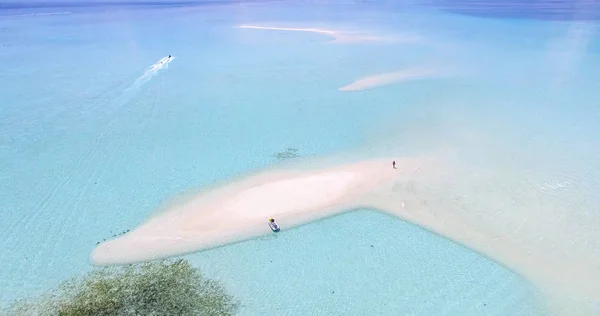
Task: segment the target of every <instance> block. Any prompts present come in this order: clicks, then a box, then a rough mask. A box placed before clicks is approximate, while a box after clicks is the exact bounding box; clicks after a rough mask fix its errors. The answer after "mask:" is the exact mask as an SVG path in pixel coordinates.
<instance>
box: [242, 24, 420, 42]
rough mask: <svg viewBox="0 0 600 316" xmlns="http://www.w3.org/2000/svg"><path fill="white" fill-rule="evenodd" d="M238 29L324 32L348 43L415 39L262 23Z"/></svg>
mask: <svg viewBox="0 0 600 316" xmlns="http://www.w3.org/2000/svg"><path fill="white" fill-rule="evenodd" d="M237 28H240V29H254V30H270V31H286V32H308V33H316V34H324V35H327V36H330V37H332V38H333V41H332V43H338V44H348V43H359V42H382V41H385V42H392V41H410V42H412V41H416V40H417V38H416V37H409V36H407V37H402V38H400V37H383V36H374V35H368V34H363V33H357V32H344V31H334V30H328V29H320V28H312V27H310V28H300V27H280V26H263V25H239V26H237Z"/></svg>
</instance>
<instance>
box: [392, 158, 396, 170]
mask: <svg viewBox="0 0 600 316" xmlns="http://www.w3.org/2000/svg"><path fill="white" fill-rule="evenodd" d="M392 167H393V168H394V169H396V160H394V161H392Z"/></svg>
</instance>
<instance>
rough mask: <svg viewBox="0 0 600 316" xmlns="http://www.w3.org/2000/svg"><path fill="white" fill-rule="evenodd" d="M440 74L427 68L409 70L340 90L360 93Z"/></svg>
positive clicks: (361, 80) (371, 77) (373, 77)
mask: <svg viewBox="0 0 600 316" xmlns="http://www.w3.org/2000/svg"><path fill="white" fill-rule="evenodd" d="M438 74H439V73H438V72H436V71H435V70H433V69H427V68H409V69H405V70H401V71H396V72H390V73H383V74H378V75H373V76H368V77H364V78H361V79H359V80H356V81H355V82H353V83H351V84H349V85H346V86H343V87H341V88H339V89H338V90H340V91H360V90H367V89H373V88H376V87H379V86H385V85H389V84H393V83H399V82H404V81H410V80H417V79H423V78H429V77H434V76H436V75H438Z"/></svg>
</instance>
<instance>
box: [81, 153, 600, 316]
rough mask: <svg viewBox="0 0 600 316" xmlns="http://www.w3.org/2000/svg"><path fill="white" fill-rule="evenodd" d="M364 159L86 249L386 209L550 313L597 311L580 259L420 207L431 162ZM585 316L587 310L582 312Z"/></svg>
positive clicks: (139, 245)
mask: <svg viewBox="0 0 600 316" xmlns="http://www.w3.org/2000/svg"><path fill="white" fill-rule="evenodd" d="M392 160H394V158H387V159H373V160H366V161H363V162H358V163H350V164H346V165H341V166H336V167H330V168H321V169H309V170H306V169H304V170H301V171H294V170H270V171H265V172H262V173H258V174H256V175H253V176H250V177H247V178H244V179H241V180H237V181H233V182H231V183H229V184H227V185H224V186H222V187H220V188H215V189H212V190H209V191H207V192H204V193H201V194H199V195H197V196H195V197H193V198H191V199H189V200H187V201H186V202H183V203H180V204H179V205H175V206H173V207H171V208H170V209H169V210H167V211H165V212H163V213H161V214H159V215H157V216H155V217H152V218H151V219H149V220H148V221H147V222H146V223H144V224H142V225H141V226H140V227H138V228H136V229H134V230H133V231H131V232H130V233H128V234H126V235H124V236H121V237H118V238H116V239H114V240H110V241H107V242H104V243H102V244H100V245H98V246H97V247H96V249H95V250H94V251H93V253H92V262H93V263H94V264H96V265H107V264H125V263H134V262H140V261H146V260H151V259H157V258H164V257H169V256H175V255H181V254H185V253H190V252H195V251H198V250H201V249H205V248H208V247H212V246H217V245H222V244H225V243H231V242H235V241H240V240H245V239H249V238H252V237H255V236H260V235H264V234H269V233H272V232H271V231H270V229H269V227H268V225H267V219H268V218H269V217H274V218H276V220H277V221H278V222H279V224H280V226H281V227H282V230H284V231H285V230H286V229H289V228H291V227H293V226H296V225H299V224H303V223H306V222H310V221H313V220H317V219H320V218H324V217H327V216H331V215H334V214H337V213H340V212H343V211H347V210H352V209H355V208H371V209H378V210H381V211H386V212H389V213H391V214H393V215H395V216H398V217H400V218H402V219H404V220H407V221H410V222H412V223H415V224H417V225H419V226H422V227H424V228H427V229H429V230H431V231H433V232H435V233H438V234H440V235H442V236H445V237H447V238H449V239H452V240H455V241H457V242H459V243H461V244H464V245H465V246H468V247H470V248H471V249H473V250H476V251H478V252H480V253H482V254H485V255H487V256H488V257H490V258H492V259H494V260H496V261H497V262H499V263H502V264H503V265H505V266H506V267H508V268H510V269H512V270H513V271H515V272H517V273H519V274H520V275H522V276H524V277H526V278H528V279H529V280H530V281H532V282H533V283H534V284H535V285H537V286H538V287H539V288H540V289H541V290H542V292H543V293H545V294H547V295H548V297H549V298H550V300H549V301H548V302H549V303H550V305H551V307H552V309H553V311H555V313H556V314H557V315H567V314H568V315H591V314H593V312H594V311H597V310H598V309H597V308H598V307H600V269H598V265H597V263H596V262H594V261H590V260H586V257H577V258H571V257H568V256H564V257H560V258H557V257H551V256H549V255H548V253H547V252H546V251H544V250H543V249H540V250H539V251H536V249H532V248H531V247H530V245H532V244H534V241H533V240H524V239H522V238H520V237H519V236H518V235H515V236H513V235H495V234H494V233H493V232H489V231H485V230H483V229H481V223H477V222H473V221H472V219H471V220H469V218H466V217H464V215H461V213H460V212H455V211H453V210H452V209H451V208H447V209H442V210H437V211H436V210H435V209H430V208H428V207H427V206H426V205H424V204H423V196H421V195H420V194H421V193H420V192H417V191H415V190H414V189H412V187H413V184H415V183H418V181H421V182H422V183H433V182H431V181H432V179H434V177H438V176H439V175H440V174H443V173H444V172H445V171H446V170H445V169H443V168H441V169H440V168H437V167H439V164H434V161H433V160H423V159H395V160H396V161H397V163H398V167H399V168H398V169H392V167H391V161H392ZM590 312H592V313H591V314H590Z"/></svg>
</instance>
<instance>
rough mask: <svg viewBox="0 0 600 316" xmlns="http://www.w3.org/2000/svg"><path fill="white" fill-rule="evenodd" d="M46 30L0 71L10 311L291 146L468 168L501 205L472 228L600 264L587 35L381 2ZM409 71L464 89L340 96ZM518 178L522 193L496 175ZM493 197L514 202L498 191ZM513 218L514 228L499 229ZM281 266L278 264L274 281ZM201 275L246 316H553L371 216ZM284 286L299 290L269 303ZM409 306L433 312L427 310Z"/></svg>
mask: <svg viewBox="0 0 600 316" xmlns="http://www.w3.org/2000/svg"><path fill="white" fill-rule="evenodd" d="M390 7H393V10H387V9H389V8H390ZM386 8H387V9H386ZM35 10H40V9H39V8H35V7H34V8H22V9H19V10H18V12H15V14H14V15H11V14H6V15H3V16H4V17H5V18H3V19H2V21H0V27H1V28H2V31H1V32H2V33H1V34H0V39H1V43H2V47H1V50H0V56H2V57H3V58H4V60H10V61H11V62H9V63H6V64H5V65H4V68H3V71H2V72H1V73H0V79H1V80H2V82H7V83H8V84H7V85H5V89H3V92H2V93H1V94H0V98H1V100H0V101H1V104H2V108H1V109H2V112H0V113H1V114H0V161H1V162H2V163H1V164H0V178H1V179H2V181H1V182H0V200H2V201H3V203H2V204H1V205H0V231H1V233H0V234H1V235H0V240H1V241H0V247H1V249H2V252H3V253H4V254H5V255H4V256H2V259H1V260H2V262H1V264H2V266H3V267H5V268H4V269H2V270H1V271H0V280H3V283H4V284H5V285H3V286H2V287H1V288H2V289H3V290H2V291H1V292H0V297H1V298H2V301H3V302H7V301H10V300H12V299H14V298H18V297H24V296H30V295H35V294H36V293H39V292H41V291H44V290H46V289H48V288H51V287H52V286H54V285H56V284H57V283H58V282H60V281H61V280H64V279H67V278H69V277H71V276H74V275H78V274H82V273H84V272H86V271H88V270H90V269H91V267H90V265H89V262H88V258H89V253H90V251H91V249H93V247H94V245H95V243H96V242H97V241H101V240H103V239H105V238H110V237H112V236H113V235H114V234H117V233H119V232H122V231H124V230H126V229H130V228H132V227H134V226H136V225H138V224H140V223H141V222H143V221H144V219H145V218H146V217H147V216H148V215H149V214H151V213H152V212H153V210H155V209H156V208H157V207H160V205H162V204H163V203H165V202H166V201H168V200H169V199H171V198H172V197H173V196H176V195H178V194H181V193H182V192H186V191H188V190H190V189H194V188H197V187H202V186H205V185H210V184H211V183H213V182H215V181H223V179H227V178H230V177H235V176H236V175H238V174H239V173H244V172H249V171H252V170H255V169H256V168H262V167H265V166H268V165H271V164H274V163H277V162H278V161H277V159H276V158H274V155H275V154H276V153H278V152H282V151H285V150H286V148H297V149H298V153H299V154H300V155H302V156H305V157H310V156H315V155H329V154H335V153H338V152H340V151H352V150H353V149H354V148H356V147H358V148H362V149H364V148H369V149H371V148H372V149H373V150H374V151H375V148H376V147H377V148H380V149H381V147H383V148H384V149H383V150H385V148H386V147H393V148H394V149H395V150H396V149H399V150H401V151H402V152H405V153H406V154H407V155H417V154H421V153H430V152H437V151H439V150H440V149H448V148H451V150H452V152H454V153H457V156H458V157H459V158H460V161H461V164H460V167H464V166H465V165H467V166H468V165H470V166H476V167H477V168H476V169H477V170H484V171H486V172H487V173H486V172H484V174H485V175H486V176H487V178H485V177H483V178H484V179H485V180H483V181H484V183H487V184H490V187H489V188H490V189H489V190H487V191H486V190H483V189H482V190H480V191H479V194H480V195H479V196H478V197H477V199H474V200H471V201H470V202H471V203H465V204H466V205H476V208H473V209H477V210H478V211H479V213H470V214H471V215H473V216H474V218H485V217H489V218H495V219H497V218H500V219H503V220H505V223H506V224H505V225H500V226H498V225H491V223H490V222H485V221H483V223H485V224H487V226H486V225H485V224H484V226H486V227H488V228H489V229H491V230H496V231H500V232H502V233H512V232H518V231H520V232H524V231H526V230H527V229H528V231H529V232H535V231H536V228H540V227H541V228H543V229H540V230H539V232H540V234H552V233H554V234H556V233H555V232H557V231H558V232H559V234H558V235H561V234H565V237H566V238H564V239H563V240H565V242H573V243H574V244H575V245H576V246H578V247H574V248H573V249H574V250H572V252H571V253H570V255H573V256H576V255H584V256H586V257H588V256H589V257H590V258H597V257H598V244H597V241H595V239H594V236H595V235H593V229H594V225H595V224H596V223H598V218H599V216H598V212H597V209H595V208H594V207H593V205H597V204H594V203H595V202H597V200H598V196H600V194H598V193H599V191H598V189H599V185H598V184H599V182H598V180H597V179H599V178H598V171H599V170H600V168H599V162H598V160H597V158H595V157H598V149H597V148H600V146H597V139H598V138H597V137H596V136H597V135H598V125H597V124H596V122H598V119H599V118H600V115H599V112H598V110H597V109H596V107H595V104H597V101H598V97H597V94H596V93H595V91H596V89H597V80H596V79H597V72H596V71H594V69H598V68H597V66H598V59H597V52H598V50H597V47H598V41H597V39H596V36H595V29H596V24H595V23H593V22H585V23H583V22H579V21H558V22H556V21H554V22H547V21H536V20H503V19H484V18H481V17H468V16H463V15H454V14H451V13H445V12H443V11H437V10H436V9H435V8H432V7H420V6H412V5H411V6H398V5H394V6H391V5H389V4H388V5H386V4H385V3H383V4H377V5H375V4H373V5H371V6H369V5H368V4H339V3H334V4H330V5H323V4H320V5H317V4H296V5H294V4H273V3H269V4H249V5H241V4H227V5H212V4H211V5H209V6H191V7H182V8H172V7H171V8H159V9H157V8H153V9H148V8H145V7H143V6H137V7H136V9H135V10H133V9H131V8H128V9H123V10H121V9H116V10H115V9H114V8H113V7H110V8H104V7H102V8H98V7H93V6H92V7H86V8H65V9H64V10H66V11H64V12H67V11H68V12H70V13H69V14H57V15H27V14H29V13H35V12H37V11H35ZM48 10H50V9H48V8H44V10H42V11H43V12H44V13H48V12H49V11H48ZM51 10H57V11H53V12H63V8H51ZM24 11H26V12H24ZM3 12H7V11H3ZM11 12H13V11H11ZM9 13H10V12H9ZM23 14H25V16H23ZM356 21H361V25H360V26H357V25H356ZM432 21H435V23H433V22H432ZM249 23H271V24H277V23H284V24H290V25H294V26H298V27H306V26H309V27H310V26H316V27H324V28H334V29H354V30H356V29H362V30H364V31H367V32H371V33H374V34H392V35H407V36H408V35H411V36H412V35H418V36H419V38H421V41H418V42H416V43H404V42H400V43H392V44H382V43H370V44H369V43H358V44H352V45H340V44H331V43H328V41H329V40H330V39H329V38H327V37H324V36H322V35H315V34H298V33H286V32H269V31H250V30H239V29H235V28H233V26H236V25H239V24H249ZM73 25H76V26H77V27H73ZM167 54H173V55H174V56H176V59H175V60H174V61H173V62H172V63H171V64H170V65H169V68H168V69H164V70H161V71H160V72H158V73H157V74H156V75H155V76H154V77H152V79H151V80H150V81H148V82H147V83H146V84H144V85H143V86H141V87H140V88H139V89H136V90H135V91H133V92H127V93H126V92H125V90H126V89H127V88H128V87H130V86H131V85H132V84H133V82H135V80H136V79H137V78H139V77H140V76H141V75H142V74H143V73H144V70H145V69H146V68H147V67H149V66H150V65H152V64H154V63H156V61H157V60H159V59H160V58H162V57H164V56H166V55H167ZM414 65H416V66H420V65H426V66H427V65H434V66H435V67H445V68H449V69H451V70H453V72H451V76H447V77H445V78H432V79H430V80H419V81H414V82H407V83H402V84H396V85H388V86H382V87H379V88H377V89H373V90H369V91H358V92H352V93H344V92H340V91H338V90H337V89H338V88H340V87H342V86H344V85H347V84H349V83H351V82H353V81H354V80H357V79H360V78H361V77H364V76H369V75H375V74H378V73H384V72H389V71H397V70H401V69H403V68H404V67H409V66H414ZM382 144H383V145H382ZM489 170H496V172H495V173H494V172H489ZM507 170H510V171H511V172H512V173H508V174H507V173H504V174H502V173H503V172H506V171H507ZM464 172H466V173H467V174H464V177H463V178H462V179H463V180H462V181H457V183H452V184H451V185H452V188H454V191H453V192H456V191H458V192H462V193H465V192H467V193H472V183H477V181H482V180H481V178H478V176H477V174H475V173H473V170H472V169H467V170H466V171H464ZM508 175H510V177H509V176H508ZM565 179H566V180H570V182H569V183H571V184H572V186H570V187H569V188H571V190H572V191H567V195H565V196H564V197H561V196H560V195H559V194H555V193H553V192H554V191H553V190H556V188H557V186H556V183H564V181H565ZM467 180H468V181H467ZM498 180H502V181H503V185H501V186H496V187H495V186H494V184H495V183H498ZM470 181H472V182H470ZM561 181H563V182H561ZM545 184H547V186H544V185H545ZM540 188H545V190H547V191H548V192H549V193H548V195H544V196H552V197H557V198H556V199H554V200H552V199H550V200H548V199H546V200H544V199H541V200H540V199H539V196H537V195H535V194H534V193H535V192H538V190H539V189H540ZM436 189H439V188H436ZM442 191H443V190H438V191H435V190H434V191H433V192H437V193H439V194H438V195H437V196H438V199H437V200H436V199H432V201H431V202H430V203H432V204H434V205H437V206H438V207H439V210H440V211H442V210H443V208H444V207H455V205H452V206H450V205H448V204H447V205H444V203H449V201H450V200H451V199H450V198H448V197H446V196H444V195H443V193H442ZM482 192H483V193H482ZM490 192H491V193H490ZM511 192H516V193H515V194H512V195H511ZM569 192H574V193H573V194H569ZM494 193H498V194H494ZM485 194H487V195H485ZM513 195H514V196H519V197H520V198H521V199H522V200H523V201H524V203H523V205H526V206H527V205H529V206H530V208H536V209H539V208H540V205H542V206H543V207H542V209H543V208H544V207H545V208H546V209H547V210H549V211H548V213H549V214H551V217H552V218H555V219H564V222H567V223H569V225H572V224H573V223H575V225H573V227H579V230H570V231H563V230H562V228H563V227H562V226H558V227H557V226H556V225H553V224H554V223H555V221H553V220H544V217H540V220H539V223H541V224H539V225H531V224H530V225H525V224H523V223H531V222H532V221H531V219H532V218H533V216H530V214H536V215H539V214H542V213H535V212H531V213H527V212H525V213H523V211H519V212H521V213H511V211H512V212H514V210H515V209H519V208H515V209H511V207H509V206H507V204H505V203H506V200H505V197H506V196H513ZM449 196H450V195H449ZM531 196H533V198H531ZM532 199H537V200H535V202H536V203H531V201H532ZM556 201H562V202H564V203H563V204H559V203H557V202H556ZM537 202H540V203H537ZM436 203H438V204H436ZM544 203H545V204H544ZM499 205H502V207H501V208H502V209H504V210H505V211H504V212H502V213H501V214H502V216H500V217H493V216H492V215H493V214H497V212H496V209H497V208H498V206H499ZM544 205H545V206H544ZM570 205H576V207H575V208H573V209H574V210H575V211H572V210H569V206H570ZM473 209H469V208H468V207H467V209H466V211H465V212H466V213H468V212H472V211H473ZM523 209H524V210H526V209H527V208H523ZM519 214H526V215H527V216H525V217H519ZM524 218H525V219H528V221H523V219H524ZM364 220H370V221H374V222H377V223H379V222H381V223H380V224H378V225H374V224H371V223H370V224H368V225H365V224H364ZM358 223H361V224H360V225H359V224H358ZM519 224H520V225H521V226H519ZM379 225H384V226H385V229H379V228H380V226H379ZM523 225H524V226H523ZM522 227H525V228H524V229H523V228H522ZM354 229H356V231H355V230H354ZM574 231H575V232H576V233H575V234H574V233H573V232H574ZM336 234H337V235H336ZM525 235H529V234H525ZM334 237H339V238H334ZM542 237H543V236H542ZM546 237H550V235H548V236H546ZM274 238H276V239H274ZM307 239H308V240H307ZM372 240H378V241H380V243H379V244H376V243H375V242H371V241H372ZM383 240H385V242H384V243H381V241H383ZM407 240H408V241H412V242H410V243H407ZM367 241H368V242H367ZM367 243H368V245H367ZM315 244H316V245H318V246H317V247H314V248H313V246H315ZM371 244H373V246H374V247H373V249H370V248H371V247H370V245H371ZM367 246H368V247H367ZM579 246H581V247H579ZM273 248H275V249H276V253H280V254H281V255H280V256H279V257H278V259H276V260H274V262H273V263H271V262H270V260H269V261H267V259H266V258H269V257H270V256H271V255H272V254H271V250H272V249H273ZM581 249H587V252H583V250H581ZM561 250H564V248H561ZM575 250H576V251H575ZM312 251H314V252H315V253H312V254H311V252H312ZM373 252H377V254H378V255H376V256H374V255H373ZM558 254H559V255H560V252H558ZM190 258H191V259H193V260H194V262H196V263H197V264H199V265H200V266H201V267H202V268H203V270H204V271H205V273H207V274H208V275H212V276H216V277H219V278H221V279H222V280H223V281H224V282H225V284H226V285H227V286H228V287H229V288H230V289H231V290H232V292H234V293H236V294H237V295H238V296H239V298H240V299H241V300H242V303H243V304H244V308H243V310H242V312H243V313H245V314H248V315H252V314H261V313H262V314H268V312H267V309H266V308H267V305H266V304H267V303H266V302H265V300H267V301H270V300H273V301H274V303H275V304H276V305H278V306H279V307H281V308H282V310H285V311H286V313H287V314H289V315H304V314H311V313H314V314H319V313H321V314H330V313H333V312H334V311H344V312H342V314H344V315H346V314H352V313H353V312H354V311H366V310H367V309H366V308H367V307H368V306H370V308H371V310H373V309H374V310H377V311H380V312H381V313H385V312H389V313H390V314H398V313H410V312H412V313H415V314H417V315H419V314H420V315H428V314H429V315H430V314H431V311H440V313H441V311H444V310H447V311H448V314H456V313H457V312H458V311H461V312H463V313H461V314H469V313H471V314H478V315H480V314H482V313H484V314H485V313H489V314H490V315H506V314H515V315H532V314H540V313H542V312H540V311H539V310H538V309H537V307H533V304H534V303H533V302H534V301H536V300H535V299H534V297H536V294H535V291H534V290H532V289H531V287H530V285H529V284H528V283H527V282H526V281H524V280H523V279H521V278H520V277H517V276H516V275H514V274H512V273H511V272H508V271H507V270H506V269H504V268H501V267H500V266H498V265H497V264H495V263H492V262H491V261H490V260H489V259H487V258H484V257H481V256H478V255H476V254H475V253H473V252H471V251H469V250H466V249H465V248H462V247H459V246H456V245H454V244H452V243H449V242H447V241H444V240H443V239H441V238H439V237H436V236H435V235H432V234H429V233H425V232H424V231H422V230H420V229H418V228H416V227H413V226H410V225H407V224H405V223H403V222H401V221H399V220H397V219H393V218H389V217H387V216H385V215H377V214H373V213H369V212H359V213H351V214H346V215H343V216H340V217H336V218H333V219H328V220H324V221H322V222H318V223H315V224H310V225H306V226H303V227H301V228H299V229H296V230H292V231H289V232H284V233H282V234H281V235H278V236H277V237H273V236H269V237H265V238H262V239H258V240H253V241H248V242H245V243H239V244H235V245H232V246H227V247H222V248H217V249H213V250H209V251H206V252H202V253H199V254H195V255H191V256H190ZM337 258H339V260H337ZM415 258H418V259H419V260H416V259H415ZM267 262H268V264H267ZM423 262H428V263H429V264H430V265H428V266H424V265H423ZM442 263H445V264H442ZM450 263H451V264H450ZM271 265H272V266H271ZM290 266H291V267H296V268H295V269H294V270H293V271H290V269H289V267H290ZM301 267H303V268H304V269H301ZM447 269H454V270H447ZM267 271H268V272H269V274H268V275H267ZM237 272H244V273H240V274H238V273H237ZM350 272H352V273H350ZM270 273H273V274H274V276H276V279H277V280H285V281H286V282H282V283H279V284H276V285H273V286H267V285H266V284H268V283H269V282H268V281H267V280H266V279H268V278H269V275H270ZM323 274H325V279H323ZM286 276H287V277H286ZM440 279H441V280H443V281H440ZM307 280H310V282H308V281H307ZM390 280H396V282H392V281H390ZM385 282H388V283H385ZM436 282H439V283H436ZM383 284H386V286H385V288H383ZM357 285H358V286H357ZM361 285H362V286H361ZM334 287H336V288H338V289H337V290H336V289H333V288H334ZM380 287H382V288H380ZM329 288H332V289H331V291H335V293H331V294H328V293H329ZM471 288H474V289H477V290H476V291H471V292H468V291H467V290H466V289H471ZM299 291H300V293H299V294H298V292H299ZM338 291H339V292H338ZM460 291H465V293H470V294H469V295H463V296H461V295H458V294H457V292H460ZM315 293H322V295H315ZM507 293H508V294H507ZM296 294H297V296H296ZM338 294H339V296H332V297H331V299H329V298H328V297H327V295H338ZM368 295H372V297H370V296H368ZM365 296H366V297H370V298H369V300H366V299H365V300H364V301H361V298H362V297H365ZM417 297H423V300H424V302H423V303H422V304H421V303H415V300H416V298H417ZM506 297H509V298H506ZM292 299H294V301H291V300H292ZM365 301H367V302H365ZM359 302H360V303H361V304H358V303H359ZM484 303H485V304H486V306H484V307H482V306H483V305H482V304H484ZM385 304H391V305H385ZM288 307H289V308H288ZM356 314H361V313H356ZM363 314H364V313H363ZM542 314H543V313H542Z"/></svg>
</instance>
